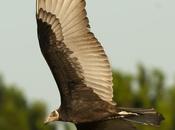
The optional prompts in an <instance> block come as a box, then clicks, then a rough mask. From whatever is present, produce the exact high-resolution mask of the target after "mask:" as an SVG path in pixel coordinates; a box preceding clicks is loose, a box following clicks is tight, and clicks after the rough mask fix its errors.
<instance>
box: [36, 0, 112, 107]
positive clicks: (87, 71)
mask: <svg viewBox="0 0 175 130" xmlns="http://www.w3.org/2000/svg"><path fill="white" fill-rule="evenodd" d="M36 17H37V23H38V37H39V43H40V48H41V51H42V53H43V55H44V57H45V59H46V61H47V63H48V65H49V67H50V69H51V71H52V73H53V76H54V78H55V80H56V82H57V85H58V87H59V90H60V94H61V100H62V104H65V105H67V104H70V103H71V102H73V101H75V100H79V101H81V102H82V101H91V102H93V101H97V100H102V101H105V102H107V103H110V104H113V101H112V98H113V89H112V85H113V84H112V72H111V68H110V64H109V61H108V58H107V56H106V54H105V52H104V50H103V48H102V46H101V44H100V43H99V42H98V40H97V39H96V38H95V37H94V35H93V33H91V32H90V27H89V22H88V18H87V17H86V11H85V1H84V0H37V12H36Z"/></svg>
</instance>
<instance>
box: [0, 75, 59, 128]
mask: <svg viewBox="0 0 175 130" xmlns="http://www.w3.org/2000/svg"><path fill="white" fill-rule="evenodd" d="M45 116H46V106H45V104H44V103H42V102H38V101H35V102H33V103H31V104H29V103H28V102H27V100H26V98H25V96H24V95H23V93H22V92H21V91H20V90H19V89H18V88H17V87H16V86H14V85H7V84H5V83H4V81H3V78H2V77H0V130H56V127H55V126H53V125H47V126H46V125H43V120H44V118H45Z"/></svg>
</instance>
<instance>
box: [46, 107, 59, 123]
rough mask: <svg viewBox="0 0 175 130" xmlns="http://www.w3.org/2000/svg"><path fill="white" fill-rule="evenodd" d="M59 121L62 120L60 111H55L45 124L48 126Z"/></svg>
mask: <svg viewBox="0 0 175 130" xmlns="http://www.w3.org/2000/svg"><path fill="white" fill-rule="evenodd" d="M59 120H60V116H59V111H58V110H54V111H53V112H51V113H50V114H49V116H48V117H47V118H46V120H45V121H44V124H48V123H50V122H54V121H59Z"/></svg>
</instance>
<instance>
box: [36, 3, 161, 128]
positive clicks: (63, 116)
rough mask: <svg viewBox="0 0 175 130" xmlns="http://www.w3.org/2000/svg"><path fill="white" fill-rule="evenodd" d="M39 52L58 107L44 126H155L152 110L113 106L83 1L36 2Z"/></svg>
mask: <svg viewBox="0 0 175 130" xmlns="http://www.w3.org/2000/svg"><path fill="white" fill-rule="evenodd" d="M36 5H37V6H36V19H37V25H38V39H39V45H40V48H41V52H42V54H43V56H44V58H45V60H46V62H47V63H48V65H49V67H50V70H51V71H52V74H53V76H54V78H55V81H56V83H57V85H58V88H59V91H60V95H61V106H60V108H58V109H56V110H54V111H53V112H52V113H51V114H50V115H49V116H48V118H47V120H46V121H45V123H49V122H52V121H65V122H73V123H75V125H76V127H77V129H78V130H86V129H88V130H114V129H123V130H134V129H135V128H134V127H133V126H132V125H131V124H130V122H136V123H141V124H148V125H159V124H160V122H161V120H163V116H162V115H161V114H159V113H157V112H156V111H155V110H154V109H136V108H122V107H118V106H117V105H116V103H115V102H113V100H112V98H113V89H112V86H113V83H112V71H111V67H110V64H109V61H108V58H107V56H106V54H105V52H104V50H103V47H102V46H101V44H100V43H99V41H98V40H97V39H96V38H95V36H94V34H93V33H92V32H91V31H90V26H89V21H88V18H87V13H86V10H85V0H37V2H36Z"/></svg>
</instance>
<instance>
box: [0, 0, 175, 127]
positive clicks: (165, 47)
mask: <svg viewBox="0 0 175 130" xmlns="http://www.w3.org/2000/svg"><path fill="white" fill-rule="evenodd" d="M174 6H175V1H174V0H132V1H131V0H122V1H121V0H120V1H119V0H111V1H101V0H95V1H94V0H87V7H86V8H87V12H88V17H89V21H90V25H91V28H92V32H94V34H95V35H96V37H97V38H98V40H99V41H100V42H101V43H102V45H103V47H104V49H105V50H106V53H107V55H108V56H109V59H110V62H111V64H112V68H113V77H114V81H113V82H114V100H115V101H116V102H117V103H118V104H119V105H122V106H130V107H146V108H150V107H151V108H152V107H155V108H156V109H157V110H158V111H159V112H161V113H163V114H164V116H165V118H166V120H165V121H164V122H163V123H162V125H161V127H160V128H152V127H148V126H144V127H141V126H138V127H140V129H141V130H156V129H159V130H175V103H174V100H175V67H174V66H175V61H174V60H173V57H174V56H175V51H174V50H175V37H174V35H175V13H174V12H175V8H174ZM0 16H1V18H0V36H1V37H0V75H1V76H0V129H1V130H11V129H13V130H24V129H25V130H56V129H58V127H59V128H60V129H61V130H64V129H65V130H73V129H75V128H74V126H73V125H72V124H68V123H61V122H59V123H53V124H51V125H47V126H45V125H43V120H44V119H45V117H46V116H47V114H48V113H49V112H50V111H52V110H53V109H55V108H58V107H59V105H60V97H59V92H58V90H57V86H56V83H55V81H54V79H53V77H52V75H51V72H50V70H49V68H48V66H47V64H46V62H45V61H44V59H43V57H42V55H41V52H40V49H39V44H38V39H37V33H36V20H35V0H32V1H28V0H18V1H9V0H6V1H3V0H0Z"/></svg>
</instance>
